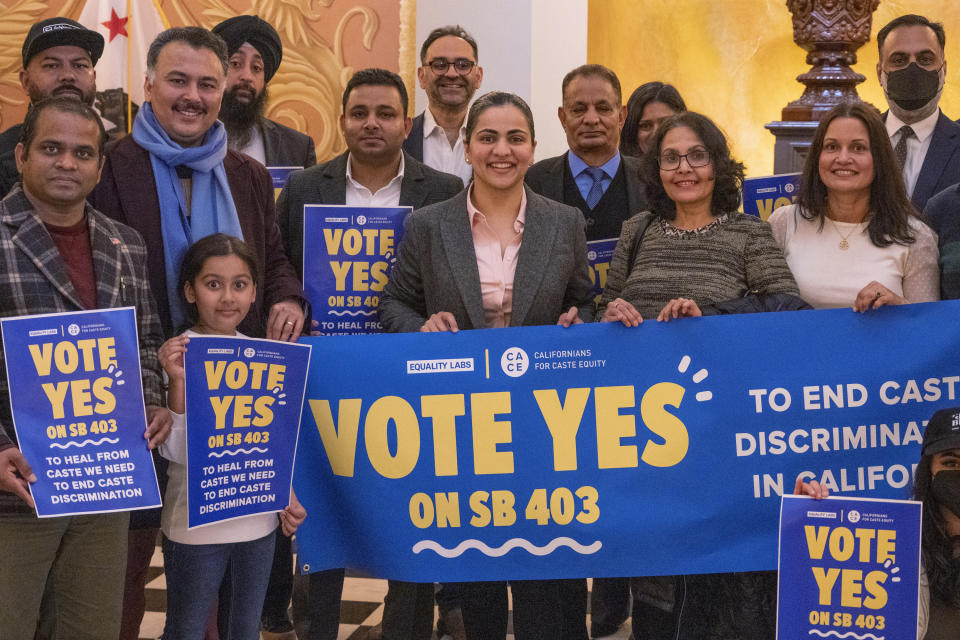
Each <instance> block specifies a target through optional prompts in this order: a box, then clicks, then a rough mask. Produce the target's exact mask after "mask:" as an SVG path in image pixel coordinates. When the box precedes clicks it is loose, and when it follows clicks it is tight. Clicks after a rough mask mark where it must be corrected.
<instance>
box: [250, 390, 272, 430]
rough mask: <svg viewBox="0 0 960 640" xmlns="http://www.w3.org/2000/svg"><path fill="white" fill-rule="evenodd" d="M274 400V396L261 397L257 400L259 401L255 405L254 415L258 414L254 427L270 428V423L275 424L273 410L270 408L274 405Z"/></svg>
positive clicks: (254, 420)
mask: <svg viewBox="0 0 960 640" xmlns="http://www.w3.org/2000/svg"><path fill="white" fill-rule="evenodd" d="M273 400H274V398H273V396H260V397H259V398H257V401H256V402H255V403H253V410H254V413H256V414H257V415H256V417H255V418H254V419H253V426H255V427H267V426H270V423H271V422H273V409H271V408H270V407H271V406H272V405H273Z"/></svg>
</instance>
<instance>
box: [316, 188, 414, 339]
mask: <svg viewBox="0 0 960 640" xmlns="http://www.w3.org/2000/svg"><path fill="white" fill-rule="evenodd" d="M409 212H410V207H347V206H341V205H316V204H308V205H306V206H304V208H303V292H304V295H306V297H307V300H308V301H309V302H310V307H311V309H312V310H313V319H314V320H316V321H317V322H318V323H319V324H318V325H317V327H316V330H317V331H318V332H319V333H320V334H321V335H358V334H366V333H379V332H380V331H381V329H382V327H381V326H380V321H379V320H378V319H377V307H378V306H379V304H380V292H381V291H383V287H384V285H385V284H387V277H388V276H389V275H390V269H391V268H393V263H394V262H396V260H397V247H398V246H399V244H400V239H401V238H402V237H403V220H404V218H406V216H407V214H408V213H409Z"/></svg>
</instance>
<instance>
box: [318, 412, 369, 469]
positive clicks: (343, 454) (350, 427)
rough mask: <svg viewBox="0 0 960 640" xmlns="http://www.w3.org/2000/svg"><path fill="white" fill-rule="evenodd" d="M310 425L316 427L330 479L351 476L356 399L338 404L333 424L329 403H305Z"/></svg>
mask: <svg viewBox="0 0 960 640" xmlns="http://www.w3.org/2000/svg"><path fill="white" fill-rule="evenodd" d="M309 403H310V412H311V413H312V414H313V421H314V422H316V424H317V431H318V432H319V433H320V440H321V441H322V442H323V448H324V450H326V452H327V459H328V460H330V468H331V470H332V471H333V473H334V475H338V476H347V477H352V476H353V468H354V463H355V461H356V457H357V434H358V433H359V431H360V407H361V405H362V400H361V399H360V398H349V399H345V400H341V401H340V403H339V406H338V407H337V421H336V422H334V421H333V412H332V411H331V410H330V401H329V400H309Z"/></svg>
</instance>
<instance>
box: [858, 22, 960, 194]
mask: <svg viewBox="0 0 960 640" xmlns="http://www.w3.org/2000/svg"><path fill="white" fill-rule="evenodd" d="M945 42H946V34H945V33H944V30H943V25H942V24H940V23H939V22H931V21H930V20H928V19H927V18H925V17H923V16H918V15H904V16H900V17H899V18H896V19H894V20H892V21H891V22H889V23H887V25H886V26H884V27H883V28H882V29H880V31H879V32H878V33H877V45H878V46H879V48H880V60H879V62H878V63H877V77H878V78H879V80H880V86H881V87H883V91H884V95H885V96H886V98H887V104H888V105H889V107H890V111H889V112H888V113H887V114H886V115H885V120H886V125H887V133H888V134H889V135H890V142H891V144H893V147H894V150H895V151H896V155H897V158H898V160H899V161H900V165H901V167H902V168H903V179H904V182H905V183H906V186H907V194H908V195H909V196H910V199H911V200H912V201H913V203H914V204H915V205H916V207H917V210H919V211H923V208H924V205H925V204H926V202H927V200H928V199H929V198H930V197H931V196H933V195H934V194H936V193H939V192H940V191H942V190H943V189H946V188H947V187H949V186H950V185H953V184H956V183H958V182H960V125H958V124H957V123H955V122H953V121H952V120H950V118H948V117H947V116H945V115H943V113H941V112H940V109H939V108H938V104H939V102H940V94H941V93H942V91H943V84H944V79H945V78H946V72H947V63H946V61H945V60H944V57H943V52H944V44H945Z"/></svg>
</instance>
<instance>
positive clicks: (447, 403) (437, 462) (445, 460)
mask: <svg viewBox="0 0 960 640" xmlns="http://www.w3.org/2000/svg"><path fill="white" fill-rule="evenodd" d="M463 402H464V399H463V394H462V393H461V394H449V395H442V396H423V397H422V398H420V413H421V414H422V415H423V417H424V418H430V419H431V420H433V465H434V471H435V473H436V475H437V476H438V477H439V476H455V475H457V473H458V471H459V468H458V466H457V417H458V416H462V415H464V413H465V411H464V404H463ZM458 526H459V525H458Z"/></svg>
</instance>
